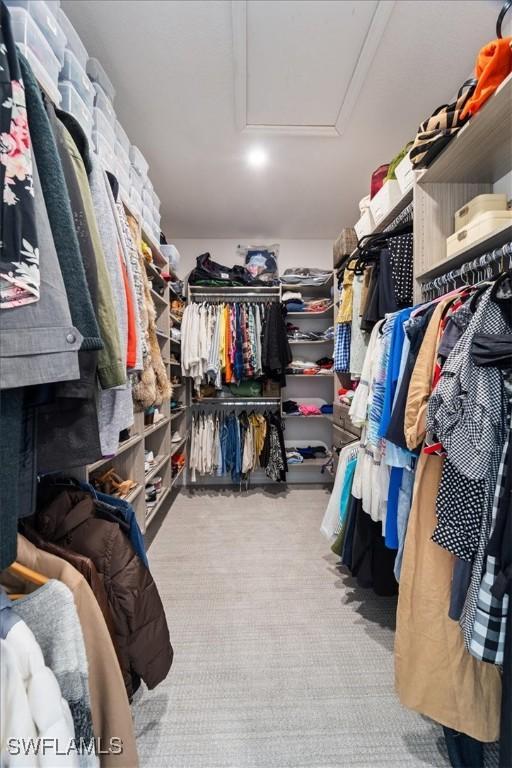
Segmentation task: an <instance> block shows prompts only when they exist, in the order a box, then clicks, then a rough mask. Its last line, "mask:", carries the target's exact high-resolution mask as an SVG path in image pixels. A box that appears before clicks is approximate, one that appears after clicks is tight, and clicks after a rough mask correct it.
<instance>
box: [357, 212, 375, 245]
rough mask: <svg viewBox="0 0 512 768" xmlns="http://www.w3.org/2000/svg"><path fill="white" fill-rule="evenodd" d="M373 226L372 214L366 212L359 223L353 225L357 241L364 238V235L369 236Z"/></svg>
mask: <svg viewBox="0 0 512 768" xmlns="http://www.w3.org/2000/svg"><path fill="white" fill-rule="evenodd" d="M374 226H375V222H374V220H373V216H372V212H371V211H370V210H367V211H366V212H365V213H363V215H362V216H361V218H360V219H359V221H357V222H356V223H355V224H354V229H355V232H356V235H357V239H358V240H361V238H363V237H366V235H371V233H372V232H373V228H374Z"/></svg>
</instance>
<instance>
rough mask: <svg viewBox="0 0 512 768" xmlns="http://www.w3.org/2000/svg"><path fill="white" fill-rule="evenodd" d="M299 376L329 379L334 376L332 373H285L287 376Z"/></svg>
mask: <svg viewBox="0 0 512 768" xmlns="http://www.w3.org/2000/svg"><path fill="white" fill-rule="evenodd" d="M292 376H293V377H294V378H301V379H329V378H332V376H334V373H331V372H329V373H287V374H286V378H288V377H292Z"/></svg>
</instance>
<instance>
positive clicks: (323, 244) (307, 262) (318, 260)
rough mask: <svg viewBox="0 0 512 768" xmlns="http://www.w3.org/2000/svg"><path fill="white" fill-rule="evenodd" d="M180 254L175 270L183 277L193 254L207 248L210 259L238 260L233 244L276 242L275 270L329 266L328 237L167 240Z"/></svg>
mask: <svg viewBox="0 0 512 768" xmlns="http://www.w3.org/2000/svg"><path fill="white" fill-rule="evenodd" d="M169 242H172V243H174V245H175V246H176V248H177V249H178V251H179V252H180V255H181V261H180V266H179V268H178V274H179V276H180V277H181V278H184V277H185V276H186V275H188V273H189V272H190V270H191V269H193V267H194V266H195V263H196V258H197V256H199V255H200V254H201V253H205V252H206V251H208V252H209V253H210V255H211V257H212V259H213V260H214V261H217V262H219V263H220V264H225V265H226V266H232V265H233V264H236V263H241V262H240V260H239V259H238V257H237V254H236V248H237V245H239V244H242V245H264V244H265V243H267V244H271V243H279V271H280V272H284V270H285V269H288V268H291V267H318V268H320V269H332V240H279V238H276V239H275V240H273V239H272V238H265V239H264V240H261V239H258V238H253V237H248V238H245V239H238V240H234V239H229V240H226V239H224V240H219V239H215V238H210V239H203V240H191V239H186V240H171V239H169Z"/></svg>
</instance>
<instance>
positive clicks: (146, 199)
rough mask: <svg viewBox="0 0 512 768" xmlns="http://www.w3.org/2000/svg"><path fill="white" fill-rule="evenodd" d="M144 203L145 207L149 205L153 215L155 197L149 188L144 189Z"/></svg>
mask: <svg viewBox="0 0 512 768" xmlns="http://www.w3.org/2000/svg"><path fill="white" fill-rule="evenodd" d="M142 202H143V203H144V205H147V207H148V208H149V209H150V210H151V213H153V196H152V194H151V192H150V190H149V189H148V188H147V187H144V188H143V190H142Z"/></svg>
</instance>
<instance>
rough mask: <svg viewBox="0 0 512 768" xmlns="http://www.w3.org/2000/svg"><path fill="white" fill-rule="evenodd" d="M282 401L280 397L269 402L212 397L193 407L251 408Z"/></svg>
mask: <svg viewBox="0 0 512 768" xmlns="http://www.w3.org/2000/svg"><path fill="white" fill-rule="evenodd" d="M280 400H281V398H280V397H274V398H272V399H270V400H268V399H267V400H266V399H263V398H258V397H253V398H248V399H247V400H238V399H236V400H228V398H223V397H219V398H215V397H212V398H211V399H210V398H207V397H205V398H203V399H202V400H197V401H195V402H193V403H192V405H193V406H203V405H231V406H233V405H244V406H249V405H277V403H279V402H280Z"/></svg>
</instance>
